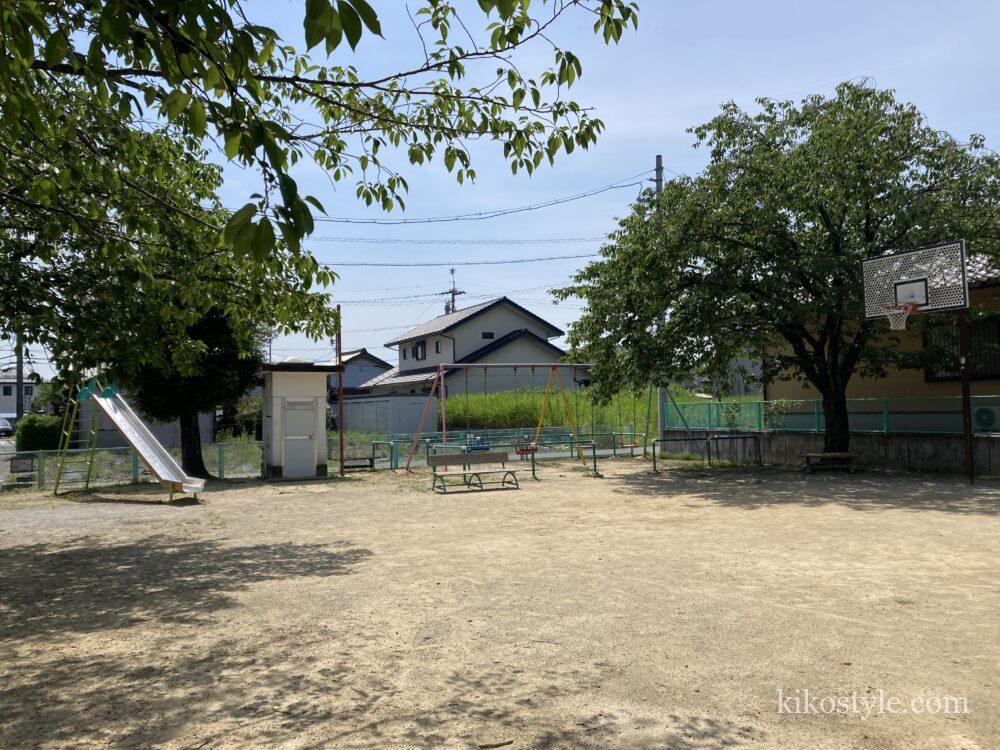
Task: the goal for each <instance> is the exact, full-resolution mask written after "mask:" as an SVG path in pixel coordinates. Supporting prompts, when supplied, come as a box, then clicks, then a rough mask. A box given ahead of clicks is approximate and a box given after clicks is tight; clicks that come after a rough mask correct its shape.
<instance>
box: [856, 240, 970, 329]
mask: <svg viewBox="0 0 1000 750" xmlns="http://www.w3.org/2000/svg"><path fill="white" fill-rule="evenodd" d="M861 272H862V278H863V280H864V297H865V318H866V319H869V320H870V319H873V318H883V317H885V315H886V313H887V312H888V310H889V309H891V308H892V307H893V306H894V305H896V304H901V303H906V304H911V305H915V306H916V308H917V310H918V311H919V312H935V311H941V310H961V309H963V308H966V307H968V306H969V282H968V278H967V277H966V271H965V240H955V241H954V242H945V243H942V244H940V245H931V246H930V247H921V248H918V249H916V250H906V251H903V252H898V253H892V254H889V255H879V256H876V257H874V258H867V259H865V260H864V261H862V263H861Z"/></svg>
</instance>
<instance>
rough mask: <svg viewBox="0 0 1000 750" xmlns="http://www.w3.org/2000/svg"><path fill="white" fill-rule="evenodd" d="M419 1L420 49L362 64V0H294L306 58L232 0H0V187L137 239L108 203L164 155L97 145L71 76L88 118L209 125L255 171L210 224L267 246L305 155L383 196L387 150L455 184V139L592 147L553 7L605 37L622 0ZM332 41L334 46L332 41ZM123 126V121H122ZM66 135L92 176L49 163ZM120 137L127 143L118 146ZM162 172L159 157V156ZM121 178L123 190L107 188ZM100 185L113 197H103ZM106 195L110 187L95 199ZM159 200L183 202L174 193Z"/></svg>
mask: <svg viewBox="0 0 1000 750" xmlns="http://www.w3.org/2000/svg"><path fill="white" fill-rule="evenodd" d="M459 5H460V4H459V3H455V2H451V1H450V0H423V2H418V3H417V4H416V5H415V7H414V11H413V15H412V21H413V26H414V28H415V30H416V33H417V34H418V35H419V37H420V41H421V42H422V45H423V49H424V50H425V52H424V54H423V55H422V57H421V58H420V59H417V60H415V61H414V63H413V65H412V66H411V67H409V68H408V69H406V70H402V71H398V72H396V73H390V74H385V75H375V76H369V75H366V73H365V72H364V71H362V70H361V69H359V68H358V67H357V66H355V65H351V64H349V62H348V61H349V59H350V53H349V52H345V44H346V46H349V47H350V48H351V50H354V49H356V48H357V47H358V46H359V44H361V43H362V42H363V37H364V36H365V35H381V24H380V21H379V18H378V14H377V13H376V11H375V10H374V9H373V8H372V6H371V5H370V4H369V3H368V2H367V0H335V1H334V0H306V2H305V5H304V15H303V28H304V32H305V39H306V45H307V47H308V48H309V49H310V50H311V49H313V48H315V47H320V49H321V50H323V52H324V53H325V55H326V58H327V60H328V61H332V62H333V64H323V63H321V62H317V61H314V60H313V59H312V58H310V57H309V55H307V54H304V53H302V52H300V51H298V50H296V49H294V48H293V47H292V46H290V45H288V44H286V43H285V42H284V41H283V40H282V39H281V38H280V37H279V36H278V34H277V33H276V32H275V31H274V30H273V29H270V28H267V27H265V26H263V25H261V24H259V23H255V22H254V19H253V18H252V16H251V14H250V13H249V12H248V11H247V10H246V9H245V8H244V7H243V5H242V4H241V3H240V2H239V0H185V1H184V2H178V1H177V0H70V1H68V2H58V3H53V2H46V1H44V0H20V1H19V2H16V3H3V4H0V34H2V36H3V41H4V43H3V45H2V47H0V95H2V97H3V115H2V125H3V127H4V130H5V131H6V133H7V134H8V137H10V138H13V141H14V142H18V143H22V144H24V146H25V148H26V149H27V153H25V154H23V155H22V154H16V153H11V151H9V150H8V149H7V148H6V143H7V141H6V140H5V141H4V142H3V143H0V172H5V171H6V170H8V169H10V168H12V167H13V168H14V169H20V170H24V169H27V168H29V167H31V166H37V167H39V168H38V169H37V173H36V174H35V175H34V177H33V178H32V179H30V180H28V181H27V183H26V184H25V185H24V186H22V187H21V188H20V189H16V190H15V189H11V188H10V186H6V187H5V189H4V190H3V191H2V193H0V194H2V196H3V197H4V199H5V200H8V201H14V202H17V203H19V204H20V205H21V206H22V207H23V208H24V209H25V210H31V211H33V212H35V213H36V214H37V215H38V216H39V217H44V220H45V221H46V222H47V223H48V224H49V225H51V227H52V228H51V231H52V232H54V233H58V232H72V233H81V232H84V233H90V234H92V232H94V231H97V229H98V227H100V231H101V233H102V234H103V240H104V243H105V245H106V252H120V253H129V254H134V248H133V247H132V242H133V241H137V240H140V239H144V236H143V229H144V227H143V226H142V222H139V226H136V225H135V223H136V221H137V216H136V214H135V213H134V212H121V211H116V210H114V209H112V208H109V203H110V205H114V204H115V203H116V202H118V203H122V202H124V201H125V200H126V199H127V198H128V197H129V195H128V194H129V193H131V191H133V190H134V189H135V185H136V183H137V182H141V180H140V178H145V179H150V180H157V181H159V180H162V179H169V174H166V175H165V174H164V172H163V169H164V166H165V165H164V164H163V163H161V162H158V161H155V160H154V161H141V160H133V161H132V163H130V164H127V165H126V164H123V163H122V162H120V161H118V160H116V159H113V158H106V157H104V156H103V155H102V151H101V144H100V142H99V139H95V138H94V137H93V136H94V133H93V131H89V132H88V131H86V130H84V129H83V128H81V127H80V123H79V121H78V120H77V119H76V118H75V117H72V116H71V117H68V118H67V117H64V116H63V113H62V111H61V109H60V108H59V97H53V96H51V94H50V90H51V87H52V86H56V87H59V88H65V87H66V86H67V85H68V83H69V82H72V83H73V84H74V86H75V88H76V92H75V95H77V96H79V97H80V98H81V99H82V100H85V101H86V102H87V104H88V106H89V108H90V109H91V115H92V116H94V117H98V118H99V119H100V120H101V121H102V122H101V123H100V127H101V128H104V127H108V128H113V129H119V130H120V134H121V135H125V134H126V133H128V132H132V133H135V132H137V131H138V130H139V129H141V128H140V126H141V125H142V124H143V123H149V122H153V123H164V122H167V123H170V124H171V125H172V126H173V127H174V128H175V129H177V130H178V131H179V132H180V133H182V134H183V136H184V137H187V138H190V139H192V140H193V141H195V142H205V141H208V140H209V139H211V140H214V141H215V142H216V143H217V144H218V145H219V147H220V149H221V150H222V151H223V152H224V154H225V156H226V157H227V158H228V159H231V160H234V161H236V162H238V163H240V164H242V165H245V166H247V167H250V168H253V169H255V170H257V171H259V173H260V176H261V182H260V189H259V192H258V193H256V194H254V195H253V196H249V200H248V202H247V203H246V204H245V205H244V206H243V207H241V208H239V209H238V210H236V211H235V212H234V213H233V214H232V216H230V217H229V218H228V223H227V227H226V233H225V240H226V242H227V244H230V245H232V246H234V247H235V248H237V249H238V250H239V251H241V252H243V253H251V252H252V253H253V254H254V255H255V256H257V257H263V256H265V255H266V254H267V253H268V252H270V250H271V249H272V248H273V247H274V246H275V242H276V239H275V238H276V237H277V236H281V237H283V238H284V241H285V243H286V246H287V247H288V248H289V249H290V250H291V251H292V252H298V251H299V243H300V241H301V239H302V238H303V236H305V235H307V234H309V233H310V232H311V231H312V229H313V225H314V217H313V213H314V211H322V210H323V208H322V204H321V203H320V202H319V200H317V199H316V198H315V197H312V196H305V195H300V193H299V191H298V187H297V185H296V182H295V180H294V179H293V178H292V176H291V174H290V171H291V168H292V166H293V165H294V164H295V163H296V162H298V161H299V160H300V159H303V158H306V157H308V158H312V159H313V160H314V161H315V162H316V163H317V164H318V165H319V166H321V167H322V168H323V169H324V170H325V171H326V173H327V174H328V175H329V177H330V179H331V180H332V181H333V182H339V181H341V180H345V179H349V178H350V179H354V180H355V186H356V194H357V197H358V198H360V199H361V200H363V201H364V202H366V203H369V204H376V205H380V206H382V207H384V208H385V209H387V210H388V209H391V208H393V207H394V206H401V205H402V203H403V196H404V194H405V191H406V188H407V183H406V180H405V178H404V177H403V176H402V174H400V172H399V170H398V168H397V167H396V166H394V161H393V160H394V159H395V158H397V157H399V156H400V155H401V154H403V155H405V157H404V158H406V159H408V160H409V162H411V163H413V164H422V163H424V162H427V161H429V160H430V159H432V158H434V157H435V156H438V157H440V158H442V159H443V161H444V164H445V166H446V167H447V169H448V170H449V171H451V172H453V173H454V175H455V177H456V179H457V180H458V181H459V182H462V181H464V180H466V179H472V178H474V177H475V170H474V168H473V166H472V163H471V158H470V152H469V148H468V144H469V142H471V141H475V140H489V141H495V142H497V143H498V144H500V145H501V146H502V149H503V153H504V155H505V156H506V157H507V159H508V161H509V163H510V166H511V168H512V169H513V170H515V171H517V170H519V169H522V170H527V171H529V172H530V171H532V170H533V169H535V168H536V167H538V166H539V165H540V164H541V163H542V162H543V161H544V160H546V159H548V160H550V161H551V160H552V159H554V158H555V157H556V155H557V154H558V153H560V152H571V151H572V150H573V149H574V148H576V147H581V148H587V147H588V146H590V145H591V144H592V143H593V142H594V140H595V139H596V137H597V136H598V134H599V133H600V131H601V130H602V127H603V126H602V123H601V121H600V120H598V119H596V118H594V117H592V116H591V114H590V113H589V112H588V111H587V109H586V108H584V107H581V106H580V105H579V104H578V103H576V102H574V101H572V100H569V99H567V98H566V97H565V92H566V89H567V88H569V87H570V86H572V85H573V83H574V82H575V81H576V80H577V79H578V78H579V76H580V74H581V72H582V63H581V61H580V59H579V58H578V57H577V56H576V55H575V54H573V52H572V51H570V50H567V49H564V48H562V47H560V46H559V45H557V44H556V43H555V41H554V39H555V37H554V36H553V34H554V32H555V31H556V29H557V26H558V22H559V20H560V19H561V18H562V17H563V16H564V15H566V14H568V13H583V14H586V15H588V16H589V17H590V18H592V19H593V22H594V31H595V33H597V34H600V35H601V36H602V37H603V39H604V40H605V42H608V43H610V42H615V43H616V42H617V41H618V40H619V39H620V38H621V36H622V34H623V32H624V31H625V29H626V28H627V27H628V26H629V25H632V26H635V25H636V24H637V18H638V17H637V9H636V7H635V5H634V4H633V3H629V2H626V0H541V2H538V1H536V2H535V3H534V4H532V3H531V2H529V0H478V2H477V3H474V4H473V3H465V4H461V5H462V8H461V10H460V9H459ZM531 43H534V44H548V45H551V48H552V53H551V64H550V65H547V66H545V67H543V68H542V69H541V70H538V71H535V72H534V73H533V74H532V73H529V72H526V71H524V70H522V68H521V67H520V66H519V65H518V64H517V62H516V60H515V59H514V56H515V53H516V52H517V50H518V49H519V48H521V47H523V46H525V45H528V44H531ZM331 56H332V57H331ZM123 126H128V130H121V128H122V127H123ZM64 144H71V145H70V147H72V148H75V149H77V150H78V151H80V152H87V153H89V154H90V155H91V156H92V157H93V158H94V159H95V160H97V161H98V162H99V163H100V167H101V168H100V169H95V170H93V171H92V173H91V174H90V175H89V177H90V178H91V179H92V180H93V181H94V187H95V189H93V190H89V191H83V190H79V189H78V188H77V181H76V180H75V179H74V178H75V175H74V174H73V173H72V172H70V173H66V172H65V171H60V172H55V171H53V169H52V168H50V167H48V166H46V165H49V164H50V163H51V159H50V158H49V153H48V152H49V150H50V149H51V148H60V147H61V146H62V145H64ZM131 148H132V146H131V145H127V146H126V150H129V149H131ZM167 172H169V170H167ZM121 194H125V195H121ZM116 198H120V199H118V200H116ZM109 199H110V201H109ZM173 207H174V209H176V210H184V209H185V208H186V205H185V202H182V201H178V202H177V203H175V204H174V206H173Z"/></svg>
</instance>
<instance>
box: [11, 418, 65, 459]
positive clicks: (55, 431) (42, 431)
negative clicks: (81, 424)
mask: <svg viewBox="0 0 1000 750" xmlns="http://www.w3.org/2000/svg"><path fill="white" fill-rule="evenodd" d="M61 433H62V420H61V419H60V418H59V417H53V416H50V415H48V414H25V415H24V416H23V417H21V419H20V420H19V421H18V423H17V432H16V433H15V434H14V447H15V448H16V449H17V450H18V451H54V450H58V449H59V435H60V434H61Z"/></svg>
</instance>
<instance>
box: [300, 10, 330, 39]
mask: <svg viewBox="0 0 1000 750" xmlns="http://www.w3.org/2000/svg"><path fill="white" fill-rule="evenodd" d="M332 12H333V9H332V7H331V6H330V2H329V0H306V16H305V19H304V20H303V22H302V24H303V26H304V27H305V32H306V49H307V50H310V49H312V48H313V47H315V46H316V45H317V44H319V43H320V42H321V41H323V40H324V39H325V38H326V35H327V34H328V33H329V31H330V15H331V13H332Z"/></svg>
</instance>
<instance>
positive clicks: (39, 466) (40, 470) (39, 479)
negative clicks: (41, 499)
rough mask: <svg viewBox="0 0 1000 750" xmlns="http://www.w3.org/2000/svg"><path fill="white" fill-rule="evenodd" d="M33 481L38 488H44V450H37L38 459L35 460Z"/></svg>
mask: <svg viewBox="0 0 1000 750" xmlns="http://www.w3.org/2000/svg"><path fill="white" fill-rule="evenodd" d="M35 482H36V484H37V486H38V489H40V490H42V489H45V451H38V460H37V461H36V462H35Z"/></svg>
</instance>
